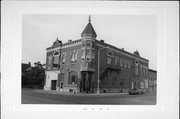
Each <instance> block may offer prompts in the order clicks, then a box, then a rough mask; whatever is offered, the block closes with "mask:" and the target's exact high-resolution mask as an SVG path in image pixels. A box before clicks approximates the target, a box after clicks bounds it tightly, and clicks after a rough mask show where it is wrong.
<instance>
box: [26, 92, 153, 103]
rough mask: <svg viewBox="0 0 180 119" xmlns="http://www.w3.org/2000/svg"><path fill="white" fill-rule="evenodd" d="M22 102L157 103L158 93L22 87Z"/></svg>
mask: <svg viewBox="0 0 180 119" xmlns="http://www.w3.org/2000/svg"><path fill="white" fill-rule="evenodd" d="M22 104H105V105H155V104H156V95H155V94H154V93H148V94H144V95H128V94H118V93H114V94H113V93H102V94H100V95H96V94H60V93H59V94H58V93H56V91H43V90H36V89H22Z"/></svg>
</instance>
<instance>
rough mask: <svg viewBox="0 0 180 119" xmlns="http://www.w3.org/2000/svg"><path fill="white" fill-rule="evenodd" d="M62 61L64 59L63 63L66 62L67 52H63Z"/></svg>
mask: <svg viewBox="0 0 180 119" xmlns="http://www.w3.org/2000/svg"><path fill="white" fill-rule="evenodd" d="M61 61H62V64H64V63H65V61H66V54H65V53H63V54H62V56H61Z"/></svg>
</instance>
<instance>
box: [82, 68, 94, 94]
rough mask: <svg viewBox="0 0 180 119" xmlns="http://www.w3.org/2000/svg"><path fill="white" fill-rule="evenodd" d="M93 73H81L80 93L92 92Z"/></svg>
mask: <svg viewBox="0 0 180 119" xmlns="http://www.w3.org/2000/svg"><path fill="white" fill-rule="evenodd" d="M92 78H93V72H82V78H81V84H80V90H81V91H86V92H88V91H91V90H92V87H93V86H92V80H93V79H92Z"/></svg>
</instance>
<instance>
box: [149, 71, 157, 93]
mask: <svg viewBox="0 0 180 119" xmlns="http://www.w3.org/2000/svg"><path fill="white" fill-rule="evenodd" d="M149 91H151V92H156V91H157V71H155V70H152V69H149Z"/></svg>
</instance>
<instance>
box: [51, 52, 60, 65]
mask: <svg viewBox="0 0 180 119" xmlns="http://www.w3.org/2000/svg"><path fill="white" fill-rule="evenodd" d="M59 55H60V53H59V50H57V51H55V52H54V54H53V67H54V68H58V67H59Z"/></svg>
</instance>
